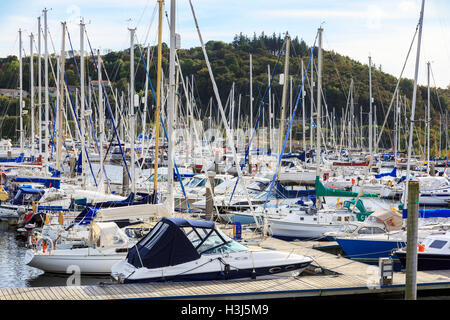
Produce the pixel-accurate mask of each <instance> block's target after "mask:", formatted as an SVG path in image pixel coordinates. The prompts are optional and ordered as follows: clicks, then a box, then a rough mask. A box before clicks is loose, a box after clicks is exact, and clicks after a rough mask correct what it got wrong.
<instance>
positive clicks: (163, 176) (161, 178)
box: [147, 174, 167, 182]
mask: <svg viewBox="0 0 450 320" xmlns="http://www.w3.org/2000/svg"><path fill="white" fill-rule="evenodd" d="M147 181H155V175H154V174H152V175H151V176H150V178H148V180H147ZM158 181H159V182H165V181H167V175H161V174H158Z"/></svg>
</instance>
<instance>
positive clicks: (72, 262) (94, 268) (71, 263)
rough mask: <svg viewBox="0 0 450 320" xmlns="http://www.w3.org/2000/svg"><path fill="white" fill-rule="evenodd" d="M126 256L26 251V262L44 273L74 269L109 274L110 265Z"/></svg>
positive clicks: (90, 273) (83, 272) (67, 272)
mask: <svg viewBox="0 0 450 320" xmlns="http://www.w3.org/2000/svg"><path fill="white" fill-rule="evenodd" d="M125 257H126V252H125V253H120V254H112V255H108V254H107V255H88V254H85V255H76V254H73V255H69V254H67V255H58V254H34V253H33V252H32V251H31V250H29V251H27V253H26V258H25V259H26V260H27V261H26V263H27V264H28V265H29V266H31V267H35V268H38V269H41V270H43V271H45V272H46V273H58V274H71V273H73V272H74V270H76V271H78V270H79V272H80V274H87V275H109V274H111V267H112V266H113V265H114V264H115V263H117V262H118V261H120V260H122V259H124V258H125Z"/></svg>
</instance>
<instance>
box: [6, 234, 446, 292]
mask: <svg viewBox="0 0 450 320" xmlns="http://www.w3.org/2000/svg"><path fill="white" fill-rule="evenodd" d="M255 237H257V236H256V235H255ZM246 239H247V237H246ZM255 240H257V238H254V239H253V240H252V241H254V244H253V245H252V244H250V241H249V244H248V246H249V247H260V248H263V249H277V250H281V251H286V252H292V253H296V254H303V255H307V256H311V257H312V258H313V259H314V261H313V263H312V265H311V266H310V267H309V268H308V269H307V270H305V271H304V272H303V273H302V274H301V275H300V276H297V277H295V276H292V277H278V278H276V279H270V280H262V279H255V280H220V281H204V282H179V283H176V282H175V283H149V284H113V283H105V284H98V285H88V286H58V287H32V288H2V289H0V300H124V299H127V300H128V299H189V300H195V299H202V300H205V299H215V300H217V299H222V300H227V299H242V300H253V299H273V298H275V299H277V298H314V297H339V296H341V297H343V296H348V295H371V296H372V295H380V296H383V295H386V294H402V292H404V290H405V273H404V272H393V275H392V281H391V284H388V285H379V283H380V282H379V279H380V277H379V268H378V266H371V265H368V264H364V263H361V262H357V261H354V260H350V259H347V258H345V257H343V256H340V255H335V254H331V253H327V252H324V251H321V250H319V248H320V247H323V246H330V245H333V244H334V243H326V242H309V241H306V242H300V241H299V242H286V241H282V240H279V239H275V238H271V237H267V238H265V239H263V240H262V241H260V242H259V243H257V242H256V241H255ZM447 289H450V270H449V271H426V272H421V271H419V272H417V290H418V292H420V291H423V290H431V291H432V290H447ZM429 292H430V291H429Z"/></svg>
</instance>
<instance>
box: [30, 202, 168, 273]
mask: <svg viewBox="0 0 450 320" xmlns="http://www.w3.org/2000/svg"><path fill="white" fill-rule="evenodd" d="M80 215H81V214H80ZM161 216H168V211H167V207H166V206H164V205H162V204H143V205H142V204H141V205H135V206H128V207H116V208H102V209H96V208H93V210H90V211H86V212H85V215H84V216H82V217H81V218H79V217H77V218H78V219H75V220H76V221H75V222H72V223H70V224H69V226H67V227H64V226H63V225H62V224H61V225H45V226H44V227H43V229H42V232H41V234H40V235H39V234H38V235H36V234H35V233H34V232H33V235H32V236H33V237H34V239H33V240H31V246H30V249H29V250H27V252H26V257H25V263H26V264H28V265H30V266H32V267H35V268H38V269H41V270H44V271H45V272H48V273H62V274H65V273H67V272H68V270H69V268H72V267H73V266H74V267H75V268H78V271H79V272H80V274H96V275H98V274H103V275H109V274H110V273H111V266H112V265H113V264H114V263H116V262H118V261H119V260H121V259H123V258H125V256H126V254H127V251H128V249H129V248H130V247H131V246H133V245H134V244H135V243H136V242H137V241H138V240H139V239H140V238H142V237H143V236H144V235H145V234H146V232H144V233H143V232H142V230H147V231H148V230H149V229H150V227H149V222H150V219H151V218H154V217H161ZM124 220H127V221H128V222H127V223H126V224H125V225H124V226H123V227H120V226H121V223H124ZM138 227H139V228H140V229H141V232H137V228H138Z"/></svg>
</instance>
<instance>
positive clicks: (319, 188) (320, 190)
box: [316, 177, 379, 198]
mask: <svg viewBox="0 0 450 320" xmlns="http://www.w3.org/2000/svg"><path fill="white" fill-rule="evenodd" d="M357 196H358V192H352V191H346V190H337V189H331V188H327V187H325V186H324V185H323V184H322V182H320V178H319V177H316V197H348V198H356V197H357ZM378 197H379V196H378V195H377V194H376V193H363V194H362V195H361V198H378Z"/></svg>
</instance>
